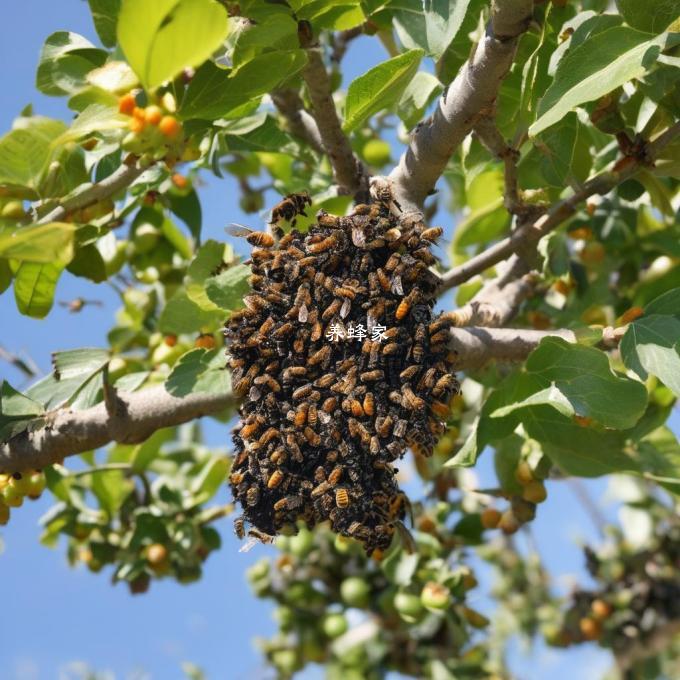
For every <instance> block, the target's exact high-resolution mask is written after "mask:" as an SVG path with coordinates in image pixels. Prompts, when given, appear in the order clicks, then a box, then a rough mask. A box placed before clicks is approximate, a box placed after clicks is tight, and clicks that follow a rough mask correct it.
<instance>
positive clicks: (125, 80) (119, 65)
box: [69, 61, 139, 105]
mask: <svg viewBox="0 0 680 680" xmlns="http://www.w3.org/2000/svg"><path fill="white" fill-rule="evenodd" d="M87 82H88V83H90V85H94V87H95V88H96V92H97V93H98V94H97V95H96V96H97V97H98V98H99V99H101V98H102V95H103V96H104V97H105V101H103V102H99V103H108V104H115V105H117V104H118V98H117V97H116V96H115V95H118V94H123V93H125V92H129V91H130V90H132V89H133V88H135V87H137V86H138V85H139V80H138V78H137V76H136V75H135V72H134V71H133V70H132V69H131V68H130V65H129V64H127V63H125V62H124V61H108V62H106V64H104V66H102V67H101V68H96V69H94V71H90V73H88V74H87ZM81 94H84V93H81ZM106 95H108V97H106ZM72 102H73V99H72V100H71V102H69V103H72ZM95 103H96V102H95Z"/></svg>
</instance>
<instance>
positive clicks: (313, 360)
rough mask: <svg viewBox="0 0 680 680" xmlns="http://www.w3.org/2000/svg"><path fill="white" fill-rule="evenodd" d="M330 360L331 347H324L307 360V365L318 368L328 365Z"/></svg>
mask: <svg viewBox="0 0 680 680" xmlns="http://www.w3.org/2000/svg"><path fill="white" fill-rule="evenodd" d="M330 358H331V348H330V345H326V346H325V347H322V348H321V349H320V350H317V351H316V352H314V354H312V355H311V356H310V357H309V359H308V360H307V363H308V364H309V365H310V366H316V364H324V363H326V362H327V361H328V360H329V359H330Z"/></svg>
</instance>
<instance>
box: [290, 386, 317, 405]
mask: <svg viewBox="0 0 680 680" xmlns="http://www.w3.org/2000/svg"><path fill="white" fill-rule="evenodd" d="M311 392H312V383H307V384H306V385H302V386H301V387H298V388H297V389H296V390H294V391H293V394H292V397H293V399H294V400H295V401H299V400H300V399H305V398H307V397H308V396H309V395H310V394H311Z"/></svg>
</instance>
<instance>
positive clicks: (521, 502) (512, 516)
mask: <svg viewBox="0 0 680 680" xmlns="http://www.w3.org/2000/svg"><path fill="white" fill-rule="evenodd" d="M515 480H516V481H517V483H518V484H519V485H520V486H521V488H522V492H521V494H517V495H513V496H512V497H511V498H510V507H509V508H508V509H507V510H505V512H501V511H500V510H497V509H496V508H493V507H490V508H486V510H484V512H483V513H482V517H481V519H482V525H483V526H484V528H485V529H496V528H498V529H501V530H502V531H503V533H505V534H514V533H515V532H517V531H518V530H519V528H520V527H521V526H522V525H523V524H526V523H527V522H531V521H532V520H533V519H534V517H535V516H536V505H537V504H538V503H543V501H545V499H546V498H547V497H548V494H547V491H546V490H545V485H544V484H543V482H542V481H541V480H540V479H536V476H535V471H534V470H532V468H531V466H530V465H529V463H528V462H527V461H525V460H522V461H520V462H519V464H518V465H517V468H516V469H515Z"/></svg>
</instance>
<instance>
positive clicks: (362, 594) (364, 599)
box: [340, 576, 371, 608]
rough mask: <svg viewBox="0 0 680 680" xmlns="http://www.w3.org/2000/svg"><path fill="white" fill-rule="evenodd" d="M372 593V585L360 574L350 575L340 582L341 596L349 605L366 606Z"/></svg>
mask: <svg viewBox="0 0 680 680" xmlns="http://www.w3.org/2000/svg"><path fill="white" fill-rule="evenodd" d="M370 595H371V587H370V586H369V585H368V583H366V581H365V580H364V579H363V578H360V577H359V576H350V577H349V578H346V579H345V580H344V581H343V582H342V583H341V584H340V597H342V601H343V602H344V603H345V604H346V605H347V606H349V607H359V608H362V607H365V606H366V605H367V604H368V601H369V598H370Z"/></svg>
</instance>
